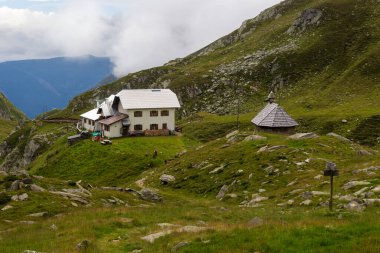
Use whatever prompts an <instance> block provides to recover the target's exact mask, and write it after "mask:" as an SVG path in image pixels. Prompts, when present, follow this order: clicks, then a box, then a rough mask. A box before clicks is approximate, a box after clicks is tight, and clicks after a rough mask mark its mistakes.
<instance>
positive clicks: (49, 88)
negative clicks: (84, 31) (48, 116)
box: [0, 56, 113, 118]
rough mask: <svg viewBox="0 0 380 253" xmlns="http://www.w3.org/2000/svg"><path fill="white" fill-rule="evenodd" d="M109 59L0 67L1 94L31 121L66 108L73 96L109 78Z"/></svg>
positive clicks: (86, 58)
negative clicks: (38, 116) (51, 111)
mask: <svg viewBox="0 0 380 253" xmlns="http://www.w3.org/2000/svg"><path fill="white" fill-rule="evenodd" d="M112 68H113V65H112V63H111V61H110V59H109V58H106V57H95V56H84V57H78V58H77V57H75V58H67V57H57V58H52V59H40V60H38V59H37V60H22V61H9V62H3V63H0V91H2V92H3V93H4V94H5V95H6V96H7V97H8V98H9V100H10V101H12V103H13V104H15V105H16V106H17V107H18V108H20V109H21V110H22V111H23V112H25V114H26V115H28V117H30V118H34V117H35V116H37V115H38V114H40V113H43V112H45V111H48V110H51V109H53V108H62V107H65V106H66V105H67V103H68V101H69V100H70V99H71V98H72V97H73V96H74V95H76V94H78V93H81V92H84V91H86V90H88V89H91V88H93V87H95V86H97V84H98V83H99V82H101V81H103V80H104V79H105V78H109V77H110V76H112Z"/></svg>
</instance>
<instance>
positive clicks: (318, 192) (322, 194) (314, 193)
mask: <svg viewBox="0 0 380 253" xmlns="http://www.w3.org/2000/svg"><path fill="white" fill-rule="evenodd" d="M311 194H312V195H313V196H327V195H330V193H328V192H321V191H311Z"/></svg>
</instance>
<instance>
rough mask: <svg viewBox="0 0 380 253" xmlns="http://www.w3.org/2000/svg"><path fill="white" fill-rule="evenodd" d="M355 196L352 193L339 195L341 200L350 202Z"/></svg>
mask: <svg viewBox="0 0 380 253" xmlns="http://www.w3.org/2000/svg"><path fill="white" fill-rule="evenodd" d="M354 198H355V197H354V196H352V195H350V194H347V195H344V196H340V197H339V200H340V201H346V202H350V201H352V200H353V199H354Z"/></svg>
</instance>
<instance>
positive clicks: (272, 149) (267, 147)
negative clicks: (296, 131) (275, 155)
mask: <svg viewBox="0 0 380 253" xmlns="http://www.w3.org/2000/svg"><path fill="white" fill-rule="evenodd" d="M287 147H288V146H285V145H278V146H272V147H269V146H264V147H262V148H260V149H259V150H258V151H257V153H258V154H260V153H263V152H272V151H275V150H278V149H282V148H287Z"/></svg>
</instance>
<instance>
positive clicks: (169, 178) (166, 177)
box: [160, 174, 175, 185]
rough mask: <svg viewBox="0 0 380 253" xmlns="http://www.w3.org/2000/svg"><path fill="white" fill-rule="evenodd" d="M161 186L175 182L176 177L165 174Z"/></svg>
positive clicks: (161, 179)
mask: <svg viewBox="0 0 380 253" xmlns="http://www.w3.org/2000/svg"><path fill="white" fill-rule="evenodd" d="M160 181H161V184H163V185H166V184H168V183H172V182H174V181H175V177H174V176H172V175H168V174H163V175H161V177H160Z"/></svg>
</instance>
